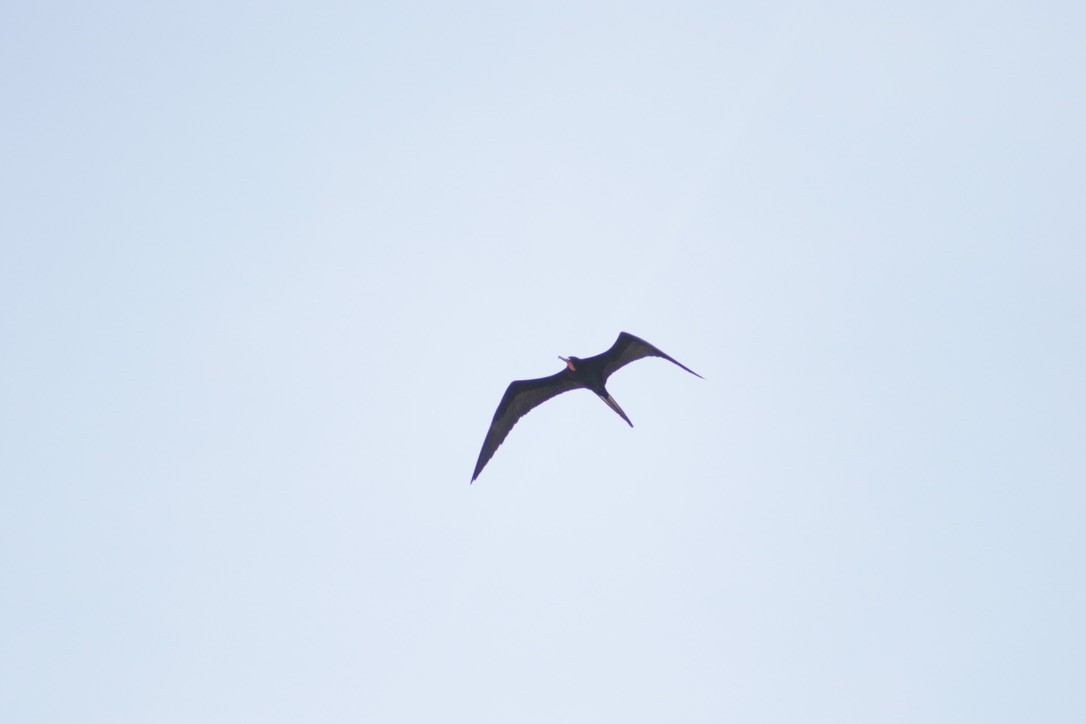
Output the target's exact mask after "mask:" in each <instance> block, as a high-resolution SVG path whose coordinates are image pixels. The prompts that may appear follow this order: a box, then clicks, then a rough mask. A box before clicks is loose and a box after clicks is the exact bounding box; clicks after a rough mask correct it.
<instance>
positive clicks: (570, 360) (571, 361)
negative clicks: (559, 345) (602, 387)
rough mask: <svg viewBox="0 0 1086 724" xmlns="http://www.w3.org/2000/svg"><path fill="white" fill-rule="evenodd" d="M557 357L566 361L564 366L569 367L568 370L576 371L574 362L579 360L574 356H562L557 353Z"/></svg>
mask: <svg viewBox="0 0 1086 724" xmlns="http://www.w3.org/2000/svg"><path fill="white" fill-rule="evenodd" d="M558 359H560V360H562V361H563V362H565V363H566V367H568V368H569V371H570V372H576V371H577V365H576V363H578V362H580V361H581V360H579V359H578V358H576V357H563V356H562V355H558Z"/></svg>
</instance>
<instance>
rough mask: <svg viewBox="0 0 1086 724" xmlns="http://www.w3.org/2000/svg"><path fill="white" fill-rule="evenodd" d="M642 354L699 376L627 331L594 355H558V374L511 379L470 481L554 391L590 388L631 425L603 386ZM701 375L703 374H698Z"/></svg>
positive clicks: (558, 393)
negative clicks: (519, 422)
mask: <svg viewBox="0 0 1086 724" xmlns="http://www.w3.org/2000/svg"><path fill="white" fill-rule="evenodd" d="M642 357H663V358H664V359H666V360H667V361H668V362H673V363H674V364H677V365H678V366H679V367H682V368H683V369H684V370H686V371H687V372H689V373H690V374H692V375H694V376H695V377H701V375H699V374H698V373H697V372H695V371H694V370H692V369H690V368H689V367H687V366H686V365H684V364H682V363H681V362H679V361H678V360H676V359H674V358H672V357H669V356H668V355H666V354H664V353H663V352H661V351H660V350H659V349H657V348H656V347H653V346H652V345H651V344H649V343H648V342H646V341H645V340H643V339H641V338H640V337H635V336H633V335H632V334H630V333H629V332H622V333H620V334H619V335H618V339H616V340H615V343H614V344H612V345H611V349H609V350H607V351H606V352H604V353H602V354H598V355H596V356H595V357H588V358H587V359H581V358H579V357H562V356H561V355H559V357H558V359H560V360H562V361H564V362H565V363H566V368H565V369H564V370H562V371H561V372H559V373H558V374H555V375H551V376H550V377H541V378H539V379H536V380H517V381H515V382H511V383H510V384H509V387H508V388H506V390H505V394H504V395H502V400H501V402H499V403H498V409H497V410H496V411H495V412H494V419H493V420H492V421H491V423H490V429H489V430H488V431H487V433H486V439H485V440H483V449H482V450H480V451H479V460H478V462H476V463H475V472H474V473H472V476H471V482H473V483H474V482H475V479H476V478H477V477H479V473H481V472H482V471H483V467H485V466H486V464H487V463H488V462H489V461H490V458H492V457H494V453H495V451H497V449H498V446H499V445H501V444H502V441H504V440H505V437H506V436H507V435H508V434H509V431H510V430H512V429H513V425H516V424H517V420H519V419H520V418H522V417H524V416H525V415H527V414H528V413H529V412H530V411H531V410H532V409H534V408H536V407H538V406H539V405H542V404H543V403H544V402H546V401H547V400H549V399H551V398H552V397H554V396H555V395H560V394H562V393H563V392H569V391H570V390H575V389H577V388H578V387H583V388H585V389H588V390H592V391H593V392H595V393H596V395H598V396H599V398H600V399H601V400H603V401H604V402H605V403H606V404H607V406H608V407H610V408H611V409H612V410H614V411H615V412H616V413H618V416H619V417H621V418H622V419H623V420H625V421H626V424H627V425H629V426H630V427H633V423H632V422H630V418H628V417H626V413H625V412H623V411H622V408H621V407H619V406H618V403H617V402H615V398H613V397H611V393H610V392H608V391H607V388H606V387H605V386H604V385H605V384H606V382H607V378H608V377H610V376H611V375H612V374H614V373H615V371H616V370H618V369H619V368H621V367H623V366H625V365H628V364H629V363H630V362H633V361H634V360H639V359H641V358H642ZM702 379H704V378H702Z"/></svg>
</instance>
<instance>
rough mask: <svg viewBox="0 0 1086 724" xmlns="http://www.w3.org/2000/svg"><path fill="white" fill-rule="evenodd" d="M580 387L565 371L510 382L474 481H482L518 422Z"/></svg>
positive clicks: (491, 428)
mask: <svg viewBox="0 0 1086 724" xmlns="http://www.w3.org/2000/svg"><path fill="white" fill-rule="evenodd" d="M578 387H580V385H579V384H577V382H576V381H574V380H573V379H571V378H570V377H569V375H567V374H566V372H565V370H563V371H562V372H559V373H558V374H555V375H551V376H550V377H541V378H539V379H537V380H517V381H516V382H511V383H510V384H509V387H508V388H506V390H505V394H504V395H503V396H502V401H501V402H499V403H498V409H497V410H496V411H495V412H494V419H493V421H491V423H490V429H489V430H488V431H487V433H486V439H485V440H483V449H482V450H480V451H479V461H478V462H476V463H475V472H474V473H472V476H471V481H472V482H475V478H477V477H479V473H481V472H482V471H483V467H484V466H486V464H487V463H488V462H489V461H490V458H492V457H494V453H495V451H497V449H498V446H499V445H501V444H502V442H503V441H504V440H505V437H506V436H507V435H508V434H509V431H510V430H512V429H513V425H516V424H517V420H519V419H520V418H522V417H524V416H525V415H527V414H528V413H529V412H530V411H531V410H532V409H533V408H535V407H538V406H539V405H542V404H543V403H544V402H546V401H547V400H549V399H551V398H552V397H554V396H555V395H560V394H562V393H563V392H569V391H570V390H574V389H577V388H578Z"/></svg>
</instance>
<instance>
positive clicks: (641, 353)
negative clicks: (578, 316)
mask: <svg viewBox="0 0 1086 724" xmlns="http://www.w3.org/2000/svg"><path fill="white" fill-rule="evenodd" d="M644 357H662V358H663V359H666V360H667V361H668V362H671V363H673V364H676V365H678V366H679V367H682V368H683V369H684V370H686V371H687V372H689V373H690V374H692V375H694V376H695V377H701V375H699V374H698V373H697V372H695V371H694V370H692V369H690V368H689V367H687V366H686V365H684V364H683V363H682V362H679V360H677V359H675V358H674V357H670V356H668V355H666V354H664V353H663V352H662V351H661V350H660V348H659V347H654V346H653V345H651V344H649V343H648V342H646V341H645V340H643V339H641V338H640V337H635V336H634V335H632V334H630V333H629V332H622V333H621V334H619V335H618V339H616V340H615V343H614V344H613V345H611V349H609V350H607V351H606V352H604V353H602V354H598V355H596V356H595V357H591V358H590V360H591V361H592V362H598V363H599V364H602V365H603V378H604V379H605V380H606V379H607V378H608V377H610V376H611V375H612V374H614V373H615V372H617V371H618V370H619V369H620V368H622V367H625V366H626V365H628V364H630V363H631V362H633V361H634V360H639V359H642V358H644ZM586 361H589V360H586ZM702 379H704V378H702Z"/></svg>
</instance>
